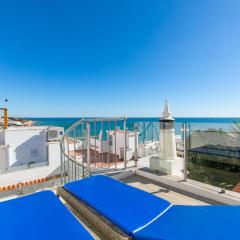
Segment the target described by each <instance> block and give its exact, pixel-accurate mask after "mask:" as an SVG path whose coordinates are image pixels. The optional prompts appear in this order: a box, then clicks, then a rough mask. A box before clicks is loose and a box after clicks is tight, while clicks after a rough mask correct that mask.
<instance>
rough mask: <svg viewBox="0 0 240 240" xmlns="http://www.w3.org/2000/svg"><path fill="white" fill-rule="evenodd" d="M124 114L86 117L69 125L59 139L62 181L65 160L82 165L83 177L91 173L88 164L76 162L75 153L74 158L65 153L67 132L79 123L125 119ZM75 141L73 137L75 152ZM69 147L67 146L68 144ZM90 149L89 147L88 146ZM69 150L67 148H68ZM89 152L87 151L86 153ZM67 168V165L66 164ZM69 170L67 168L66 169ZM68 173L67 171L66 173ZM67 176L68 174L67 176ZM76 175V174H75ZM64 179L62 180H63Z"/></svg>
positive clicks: (64, 177)
mask: <svg viewBox="0 0 240 240" xmlns="http://www.w3.org/2000/svg"><path fill="white" fill-rule="evenodd" d="M126 119H127V118H126V116H124V117H99V118H88V119H84V118H82V119H80V120H78V121H77V122H76V123H74V124H73V125H72V126H70V127H69V128H68V129H67V130H66V131H65V133H64V135H63V136H62V138H61V140H60V152H61V180H62V183H65V182H66V181H65V179H66V176H65V175H66V174H65V173H66V171H65V162H66V160H67V162H68V164H69V161H71V162H72V164H75V167H76V165H77V166H78V167H82V171H83V177H84V175H85V174H84V173H85V172H86V175H91V169H90V167H89V166H88V165H89V164H86V165H85V164H84V161H82V163H80V162H77V161H76V155H75V159H74V158H72V157H71V156H70V155H69V153H68V154H66V151H65V139H66V138H69V134H70V133H71V132H72V131H75V129H76V128H77V127H78V126H80V125H81V124H86V125H87V124H90V123H94V122H109V121H115V122H116V121H126ZM86 140H87V136H86ZM75 141H76V139H75V138H74V152H75V150H76V149H75ZM68 144H69V143H68V142H67V146H68ZM68 147H69V146H68ZM89 149H90V148H89ZM68 150H69V149H68ZM88 154H89V153H88ZM82 156H83V148H82ZM68 168H69V166H68ZM68 170H69V169H68ZM68 174H69V173H68ZM68 177H69V176H68ZM75 177H76V176H75ZM63 179H64V180H63Z"/></svg>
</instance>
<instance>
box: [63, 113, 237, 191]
mask: <svg viewBox="0 0 240 240" xmlns="http://www.w3.org/2000/svg"><path fill="white" fill-rule="evenodd" d="M213 126H214V127H215V129H214V128H213ZM218 126H219V127H218ZM239 126H240V125H239V124H238V125H235V124H234V123H227V124H225V125H224V124H219V123H210V124H209V123H197V122H188V123H186V122H176V123H175V137H176V151H177V156H178V157H179V158H181V159H184V161H183V163H184V164H183V168H182V171H183V177H182V180H184V181H187V180H188V179H191V180H195V181H199V182H202V183H206V184H210V185H214V186H217V187H222V188H226V189H229V190H232V189H234V187H235V185H237V184H238V182H239V183H240V127H239ZM216 127H217V128H216ZM160 136H161V131H160V125H159V122H158V121H157V120H156V121H152V122H144V121H141V119H140V120H138V121H137V120H135V119H134V120H133V119H127V118H126V117H121V118H95V119H81V120H79V121H78V122H77V123H75V124H74V125H73V126H71V127H70V128H69V129H68V130H67V131H66V132H65V134H64V137H63V138H62V140H61V142H60V145H61V152H62V164H61V166H62V171H61V172H62V174H61V176H62V179H63V180H62V182H67V181H73V180H77V179H79V178H84V177H86V176H89V175H91V174H95V173H99V172H102V173H107V172H116V171H125V170H127V169H128V168H131V167H135V168H136V167H138V168H142V167H147V168H149V167H150V166H149V159H150V158H151V156H153V157H154V156H157V157H158V156H159V153H160V148H159V145H160V143H159V139H160Z"/></svg>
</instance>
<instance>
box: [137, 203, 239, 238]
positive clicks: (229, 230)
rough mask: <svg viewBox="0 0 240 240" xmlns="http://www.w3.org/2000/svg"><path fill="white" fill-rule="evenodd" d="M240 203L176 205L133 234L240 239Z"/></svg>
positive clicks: (163, 236)
mask: <svg viewBox="0 0 240 240" xmlns="http://www.w3.org/2000/svg"><path fill="white" fill-rule="evenodd" d="M239 219H240V207H239V206H173V207H171V208H170V209H169V210H168V211H166V212H165V213H164V214H163V215H162V216H160V217H159V218H158V219H157V220H156V221H154V222H152V223H151V224H150V225H148V226H147V227H145V228H143V229H142V230H140V231H139V232H136V233H135V234H134V239H136V240H193V239H194V240H227V239H231V240H234V239H235V240H236V239H240V231H239V229H240V222H239Z"/></svg>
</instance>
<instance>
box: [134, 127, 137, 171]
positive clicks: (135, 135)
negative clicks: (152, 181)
mask: <svg viewBox="0 0 240 240" xmlns="http://www.w3.org/2000/svg"><path fill="white" fill-rule="evenodd" d="M134 141H135V142H134V160H135V167H137V161H138V155H137V150H138V148H137V147H138V127H137V124H136V123H135V124H134Z"/></svg>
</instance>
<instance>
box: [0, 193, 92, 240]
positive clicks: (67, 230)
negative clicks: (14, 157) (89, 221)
mask: <svg viewBox="0 0 240 240" xmlns="http://www.w3.org/2000/svg"><path fill="white" fill-rule="evenodd" d="M0 234H1V239H6V240H33V239H34V240H43V239H44V240H46V239H58V240H66V239H67V240H76V239H84V240H93V238H92V237H91V235H90V234H89V233H88V232H87V231H86V230H85V229H84V228H83V226H82V225H81V224H80V223H79V222H78V220H77V219H76V218H75V217H74V216H73V215H72V214H71V213H70V212H69V211H68V210H67V209H66V208H65V207H64V205H63V204H62V203H61V202H60V201H59V200H58V198H57V197H56V196H55V195H54V193H53V192H51V191H43V192H39V193H35V194H31V195H28V196H24V197H20V198H16V199H13V200H8V201H4V202H0Z"/></svg>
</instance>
